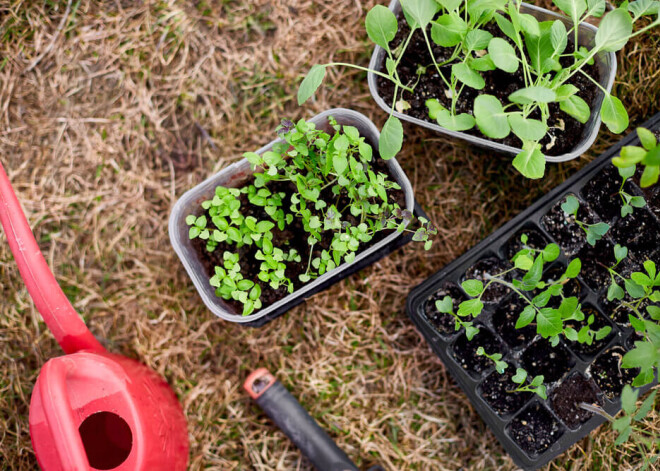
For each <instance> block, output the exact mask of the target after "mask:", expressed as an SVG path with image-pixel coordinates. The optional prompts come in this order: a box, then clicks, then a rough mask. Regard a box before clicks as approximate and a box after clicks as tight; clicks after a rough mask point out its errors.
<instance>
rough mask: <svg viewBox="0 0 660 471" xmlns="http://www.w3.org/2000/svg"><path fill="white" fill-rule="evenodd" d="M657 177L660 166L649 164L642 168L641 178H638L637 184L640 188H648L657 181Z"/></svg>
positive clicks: (659, 175)
mask: <svg viewBox="0 0 660 471" xmlns="http://www.w3.org/2000/svg"><path fill="white" fill-rule="evenodd" d="M658 178H660V167H658V166H652V165H649V166H647V167H646V168H645V169H644V173H642V178H640V180H639V185H640V186H641V187H642V188H648V187H650V186H651V185H655V184H656V183H658Z"/></svg>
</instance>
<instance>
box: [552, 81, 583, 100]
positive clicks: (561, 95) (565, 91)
mask: <svg viewBox="0 0 660 471" xmlns="http://www.w3.org/2000/svg"><path fill="white" fill-rule="evenodd" d="M555 91H556V93H557V101H559V102H561V101H564V100H566V99H568V98H570V97H572V96H573V95H575V94H576V93H577V92H579V91H580V90H579V89H578V88H577V87H576V86H575V85H572V84H570V83H569V84H566V85H562V86H561V87H558V88H557V90H555Z"/></svg>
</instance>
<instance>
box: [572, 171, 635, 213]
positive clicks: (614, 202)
mask: <svg viewBox="0 0 660 471" xmlns="http://www.w3.org/2000/svg"><path fill="white" fill-rule="evenodd" d="M621 182H622V180H621V176H620V175H619V171H618V170H617V168H616V167H614V166H613V165H608V166H607V167H605V168H604V169H603V170H602V171H601V172H599V173H598V174H597V175H596V176H595V177H594V178H592V179H591V180H589V181H588V182H587V183H586V185H584V187H583V188H582V190H581V191H580V192H581V193H582V197H583V198H584V199H585V200H587V202H588V203H589V206H591V209H593V210H594V211H595V212H596V214H598V215H599V216H600V218H601V219H602V220H603V221H605V222H610V221H612V220H613V219H614V218H616V217H620V216H621V207H622V206H623V200H622V199H621V195H619V188H621ZM623 189H624V191H625V192H626V193H628V194H629V195H633V196H634V195H635V194H636V193H635V190H634V189H633V187H632V185H631V184H630V180H628V181H626V184H625V185H624V186H623Z"/></svg>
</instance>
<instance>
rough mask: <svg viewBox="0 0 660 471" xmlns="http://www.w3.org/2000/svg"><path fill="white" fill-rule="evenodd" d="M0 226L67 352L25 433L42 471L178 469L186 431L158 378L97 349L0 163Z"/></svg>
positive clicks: (37, 392)
mask: <svg viewBox="0 0 660 471" xmlns="http://www.w3.org/2000/svg"><path fill="white" fill-rule="evenodd" d="M0 223H1V224H2V226H3V228H4V230H5V233H6V235H7V242H8V243H9V246H10V248H11V251H12V253H13V254H14V258H15V259H16V263H17V265H18V268H19V271H20V273H21V277H22V278H23V281H24V282H25V285H26V287H27V289H28V291H29V293H30V296H31V297H32V299H33V301H34V304H35V306H36V307H37V309H38V310H39V313H40V314H41V316H42V317H43V318H44V321H45V322H46V324H47V325H48V328H49V329H50V330H51V332H52V333H53V336H54V337H55V339H56V340H57V342H58V343H59V344H60V346H61V347H62V350H64V352H65V353H67V355H65V356H62V357H57V358H53V359H51V360H49V361H48V362H46V364H45V365H44V366H43V368H42V370H41V372H40V374H39V377H38V378H37V382H36V384H35V387H34V390H33V392H32V399H31V402H30V436H31V438H32V446H33V447H34V451H35V454H36V456H37V461H38V462H39V466H40V467H41V469H42V470H43V471H91V470H117V471H184V470H185V469H186V467H187V462H188V431H187V426H186V421H185V417H184V415H183V410H182V409H181V406H180V404H179V403H178V401H177V398H176V396H175V395H174V392H173V391H172V390H171V389H170V388H169V386H168V385H167V383H166V382H165V380H164V379H163V378H161V377H160V376H159V375H157V374H156V373H155V372H153V371H152V370H150V369H149V368H148V367H146V366H145V365H143V364H141V363H139V362H137V361H135V360H132V359H130V358H126V357H123V356H121V355H114V354H111V353H109V352H107V351H106V350H105V348H103V346H102V345H101V344H100V343H99V341H98V340H97V339H96V338H95V337H94V336H93V335H92V333H91V332H90V331H89V329H88V328H87V326H86V325H85V323H84V322H83V320H82V319H81V318H80V316H79V315H78V313H77V312H76V311H75V309H74V308H73V306H72V305H71V303H70V302H69V300H68V298H67V297H66V295H65V294H64V292H63V291H62V290H61V288H60V286H59V284H58V283H57V280H56V279H55V277H54V276H53V274H52V273H51V271H50V269H49V267H48V264H47V263H46V260H45V259H44V257H43V255H42V254H41V251H40V249H39V246H38V245H37V242H36V240H35V239H34V235H33V234H32V231H31V229H30V226H29V224H28V222H27V219H26V218H25V215H24V214H23V212H22V210H21V207H20V204H19V202H18V199H17V198H16V195H15V193H14V191H13V188H12V186H11V184H10V182H9V178H8V177H7V174H6V173H5V171H4V168H3V166H2V164H1V163H0Z"/></svg>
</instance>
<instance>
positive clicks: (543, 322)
mask: <svg viewBox="0 0 660 471" xmlns="http://www.w3.org/2000/svg"><path fill="white" fill-rule="evenodd" d="M536 331H537V332H538V333H539V334H540V335H541V336H542V337H543V338H548V337H552V336H554V335H558V334H560V333H561V331H562V321H561V316H560V315H559V311H557V310H556V309H552V308H543V309H541V310H539V312H538V313H537V314H536Z"/></svg>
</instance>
